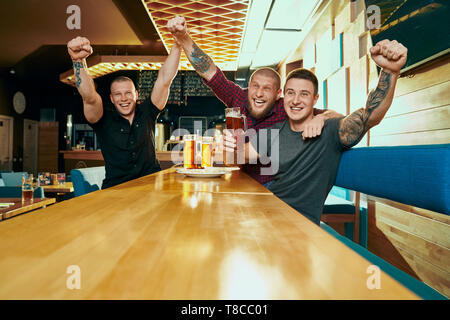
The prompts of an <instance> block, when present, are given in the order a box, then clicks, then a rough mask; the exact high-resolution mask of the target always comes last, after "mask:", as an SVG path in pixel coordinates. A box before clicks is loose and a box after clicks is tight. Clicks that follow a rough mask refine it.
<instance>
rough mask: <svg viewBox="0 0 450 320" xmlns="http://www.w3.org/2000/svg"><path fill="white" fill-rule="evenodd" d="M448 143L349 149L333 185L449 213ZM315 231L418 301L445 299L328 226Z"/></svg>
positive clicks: (342, 159)
mask: <svg viewBox="0 0 450 320" xmlns="http://www.w3.org/2000/svg"><path fill="white" fill-rule="evenodd" d="M449 164H450V144H441V145H419V146H398V147H367V148H354V149H351V150H349V151H346V152H344V153H343V155H342V158H341V162H340V164H339V170H338V174H337V177H336V182H335V185H336V186H339V187H342V188H346V189H350V190H355V191H358V192H361V193H365V194H368V195H372V196H375V197H380V198H385V199H390V200H393V201H396V202H400V203H403V204H407V205H411V206H415V207H419V208H424V209H428V210H432V211H435V212H439V213H442V214H446V215H449V214H450V165H449ZM321 227H322V228H323V229H325V230H326V231H327V232H329V233H330V234H332V235H333V236H334V237H336V238H337V239H338V240H340V241H341V242H343V243H344V244H345V245H347V246H348V247H350V248H351V249H353V250H355V251H356V252H357V253H358V254H360V255H361V256H363V257H364V258H366V259H367V260H369V261H370V262H372V263H373V264H375V265H377V266H379V267H380V269H382V270H383V271H384V272H386V273H387V274H389V275H391V276H392V277H393V278H395V279H396V280H398V281H399V282H401V283H402V284H403V285H404V286H405V287H407V288H409V289H410V290H412V291H413V292H415V293H416V294H417V295H418V296H420V297H422V298H424V299H446V297H444V296H443V295H441V294H440V293H438V292H437V291H436V290H434V289H432V288H431V287H429V286H427V285H426V284H425V283H423V282H421V281H419V280H417V279H415V278H414V277H412V276H410V275H408V274H406V273H405V272H403V271H401V270H399V269H397V268H395V267H394V266H392V265H391V264H389V263H387V262H386V261H384V260H383V259H381V258H379V257H377V256H376V255H374V254H372V253H370V252H369V251H368V250H367V249H365V248H363V247H361V246H359V245H358V244H356V243H354V242H353V241H351V240H349V239H348V238H346V237H343V236H341V235H339V234H338V233H337V232H336V231H335V230H333V229H332V228H330V227H329V226H328V225H326V224H324V223H322V224H321Z"/></svg>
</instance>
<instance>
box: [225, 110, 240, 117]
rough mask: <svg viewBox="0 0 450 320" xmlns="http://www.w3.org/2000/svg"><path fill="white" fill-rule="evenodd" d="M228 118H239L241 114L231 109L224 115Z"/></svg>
mask: <svg viewBox="0 0 450 320" xmlns="http://www.w3.org/2000/svg"><path fill="white" fill-rule="evenodd" d="M226 116H227V117H228V118H240V117H241V114H240V113H239V112H235V111H231V112H228V113H227V115H226Z"/></svg>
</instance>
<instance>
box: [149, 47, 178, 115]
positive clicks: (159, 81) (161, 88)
mask: <svg viewBox="0 0 450 320" xmlns="http://www.w3.org/2000/svg"><path fill="white" fill-rule="evenodd" d="M180 56H181V47H180V45H178V44H177V43H175V44H174V45H173V47H172V49H171V50H170V54H169V56H168V57H167V59H166V61H165V62H164V65H163V66H162V67H161V69H159V72H158V77H157V78H156V81H155V85H154V86H153V90H152V95H151V99H152V103H153V104H154V105H155V106H156V107H157V108H158V109H159V110H162V109H164V107H165V106H166V103H167V98H168V97H169V92H170V85H171V83H172V81H173V79H174V78H175V76H176V75H177V71H178V66H179V64H180Z"/></svg>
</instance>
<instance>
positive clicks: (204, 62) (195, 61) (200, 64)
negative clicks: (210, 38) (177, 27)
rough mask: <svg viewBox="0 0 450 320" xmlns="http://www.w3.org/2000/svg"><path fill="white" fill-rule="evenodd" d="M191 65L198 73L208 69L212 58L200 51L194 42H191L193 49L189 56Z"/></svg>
mask: <svg viewBox="0 0 450 320" xmlns="http://www.w3.org/2000/svg"><path fill="white" fill-rule="evenodd" d="M189 58H190V59H189V60H190V61H191V63H192V66H193V67H194V68H195V70H197V71H198V72H200V73H205V72H206V71H208V69H209V67H210V66H211V64H212V59H211V58H210V57H209V56H208V55H207V54H206V53H204V52H203V51H202V49H200V48H199V47H198V46H197V45H196V44H195V43H194V44H193V50H192V53H191V54H190V57H189Z"/></svg>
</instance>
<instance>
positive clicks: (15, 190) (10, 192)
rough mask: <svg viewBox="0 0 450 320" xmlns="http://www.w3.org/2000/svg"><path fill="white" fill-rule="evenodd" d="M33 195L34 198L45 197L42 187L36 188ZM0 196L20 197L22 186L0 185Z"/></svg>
mask: <svg viewBox="0 0 450 320" xmlns="http://www.w3.org/2000/svg"><path fill="white" fill-rule="evenodd" d="M33 196H34V197H35V198H45V196H44V189H43V188H42V187H38V188H36V189H35V190H34V192H33ZM0 198H22V187H11V186H6V187H0Z"/></svg>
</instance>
